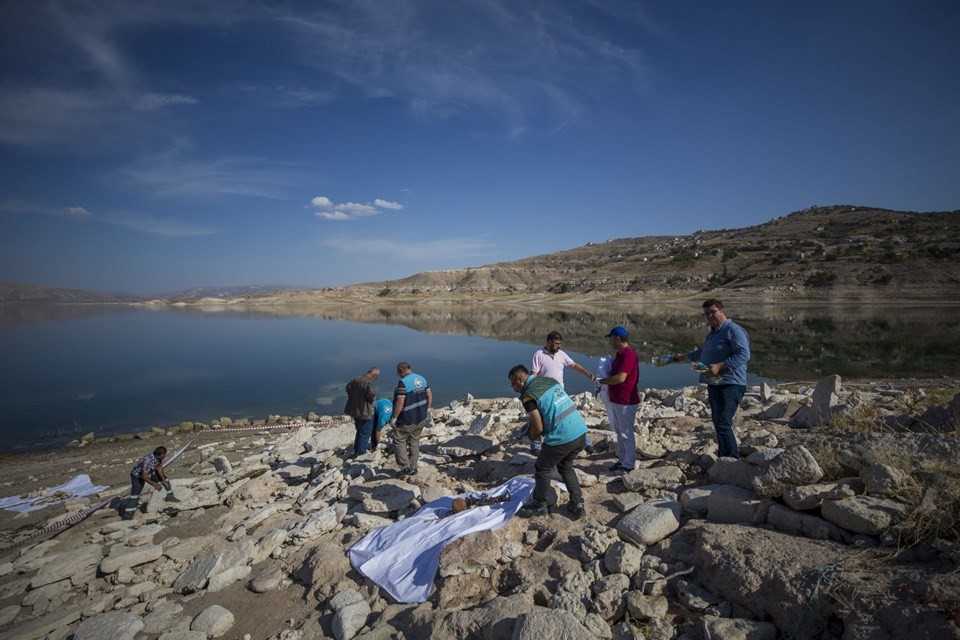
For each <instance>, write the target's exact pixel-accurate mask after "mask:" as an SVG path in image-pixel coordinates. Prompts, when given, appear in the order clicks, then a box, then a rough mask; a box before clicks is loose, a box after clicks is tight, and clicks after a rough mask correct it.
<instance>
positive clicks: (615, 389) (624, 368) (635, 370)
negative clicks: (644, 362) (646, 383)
mask: <svg viewBox="0 0 960 640" xmlns="http://www.w3.org/2000/svg"><path fill="white" fill-rule="evenodd" d="M618 373H625V374H627V379H626V380H624V381H623V382H621V383H620V384H611V385H608V387H609V389H610V402H612V403H614V404H640V392H639V391H637V383H638V382H640V363H639V362H637V354H636V353H635V352H634V350H633V347H627V348H625V349H621V350H620V351H618V352H617V355H616V357H614V359H613V366H612V367H611V368H610V375H611V376H615V375H617V374H618Z"/></svg>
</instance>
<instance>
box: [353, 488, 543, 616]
mask: <svg viewBox="0 0 960 640" xmlns="http://www.w3.org/2000/svg"><path fill="white" fill-rule="evenodd" d="M533 485H534V482H533V479H532V478H513V479H512V480H510V481H508V482H506V483H504V484H502V485H500V486H499V487H497V488H496V489H491V490H490V491H485V492H484V493H485V494H487V495H488V496H502V495H504V494H505V493H507V492H509V493H510V500H509V501H507V502H499V503H497V504H492V505H485V506H482V507H474V508H472V509H467V510H466V511H462V512H460V513H458V514H457V515H455V516H450V517H448V518H443V519H439V518H438V517H439V516H440V515H443V514H444V513H446V512H447V511H449V510H450V509H451V507H452V505H453V500H454V498H456V497H466V496H468V495H470V494H467V493H462V494H460V496H452V497H446V498H440V499H438V500H434V501H433V502H428V503H427V504H425V505H423V507H421V508H420V510H419V511H417V512H416V513H415V514H413V515H412V516H410V517H409V518H406V519H404V520H400V521H399V522H395V523H393V524H391V525H387V526H386V527H380V528H379V529H374V530H373V531H371V532H370V533H368V534H367V535H366V536H364V537H363V538H361V539H360V540H358V541H357V543H356V544H354V545H353V546H352V547H351V548H350V564H352V565H353V566H354V568H355V569H356V570H357V571H359V572H360V573H362V574H363V575H365V576H366V577H368V578H370V579H371V580H373V581H374V582H376V583H377V584H378V585H380V586H381V587H383V589H385V590H386V591H387V593H389V594H390V595H391V596H393V597H394V598H395V599H396V600H397V602H403V603H410V602H425V601H426V599H427V597H428V596H429V595H430V588H431V587H432V586H433V579H434V578H435V577H436V575H437V569H438V568H439V567H440V552H441V551H442V550H443V547H444V546H445V545H447V544H449V543H451V542H453V541H454V540H456V539H457V538H461V537H463V536H465V535H467V534H470V533H475V532H477V531H484V530H494V529H499V528H500V527H502V526H503V525H504V524H506V523H507V521H508V520H509V519H510V518H512V517H513V516H514V515H515V514H516V513H517V511H519V510H520V507H522V506H523V503H524V502H526V500H527V498H528V496H529V495H530V493H531V492H532V491H533Z"/></svg>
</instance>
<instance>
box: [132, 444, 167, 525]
mask: <svg viewBox="0 0 960 640" xmlns="http://www.w3.org/2000/svg"><path fill="white" fill-rule="evenodd" d="M166 457H167V448H166V447H157V448H156V449H154V450H153V453H148V454H147V455H145V456H143V457H142V458H140V460H139V461H138V462H137V464H135V465H133V469H131V470H130V497H129V498H127V501H126V503H125V504H123V506H121V507H120V517H121V518H123V519H124V520H133V516H134V514H135V513H136V512H137V505H139V504H140V494H141V493H143V487H144V486H146V485H148V484H149V485H150V486H151V487H153V488H154V489H156V490H157V491H159V490H160V487H163V488H164V489H166V490H167V497H166V501H167V502H179V500H178V499H177V497H176V496H174V495H173V487H171V486H170V479H169V478H167V474H166V472H165V471H164V470H163V461H164V460H165V459H166Z"/></svg>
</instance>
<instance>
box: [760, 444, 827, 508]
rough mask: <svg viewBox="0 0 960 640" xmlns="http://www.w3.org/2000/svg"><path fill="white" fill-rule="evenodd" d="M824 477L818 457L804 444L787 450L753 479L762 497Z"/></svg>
mask: <svg viewBox="0 0 960 640" xmlns="http://www.w3.org/2000/svg"><path fill="white" fill-rule="evenodd" d="M822 477H823V470H822V469H821V468H820V465H819V464H817V461H816V459H815V458H814V457H813V456H812V455H811V454H810V452H809V451H807V450H806V449H805V448H804V447H802V446H799V445H798V446H794V447H790V448H788V449H787V450H785V451H784V452H783V453H781V454H780V455H778V456H777V457H775V458H773V459H772V460H770V462H768V463H767V464H765V465H762V466H760V467H758V473H757V475H756V476H754V478H753V479H752V480H751V482H750V484H751V486H752V487H753V490H754V491H755V492H756V494H757V495H758V496H760V497H761V498H775V497H779V496H780V495H782V494H783V491H784V489H786V488H787V487H794V486H798V485H804V484H812V483H814V482H817V481H819V480H820V478H822Z"/></svg>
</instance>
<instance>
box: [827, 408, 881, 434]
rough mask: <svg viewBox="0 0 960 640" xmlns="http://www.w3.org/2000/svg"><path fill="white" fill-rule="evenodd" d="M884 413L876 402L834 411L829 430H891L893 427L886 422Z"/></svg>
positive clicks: (862, 431) (859, 431)
mask: <svg viewBox="0 0 960 640" xmlns="http://www.w3.org/2000/svg"><path fill="white" fill-rule="evenodd" d="M884 415H885V414H884V413H883V412H881V410H880V408H879V407H877V406H876V405H874V404H858V405H856V406H854V407H852V408H849V409H846V410H845V411H839V412H836V413H834V414H833V417H832V418H831V420H830V424H829V425H828V427H827V430H828V431H847V432H853V433H872V432H891V431H893V429H891V428H890V427H889V426H888V425H887V424H886V423H885V422H884V420H883V418H884Z"/></svg>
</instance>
